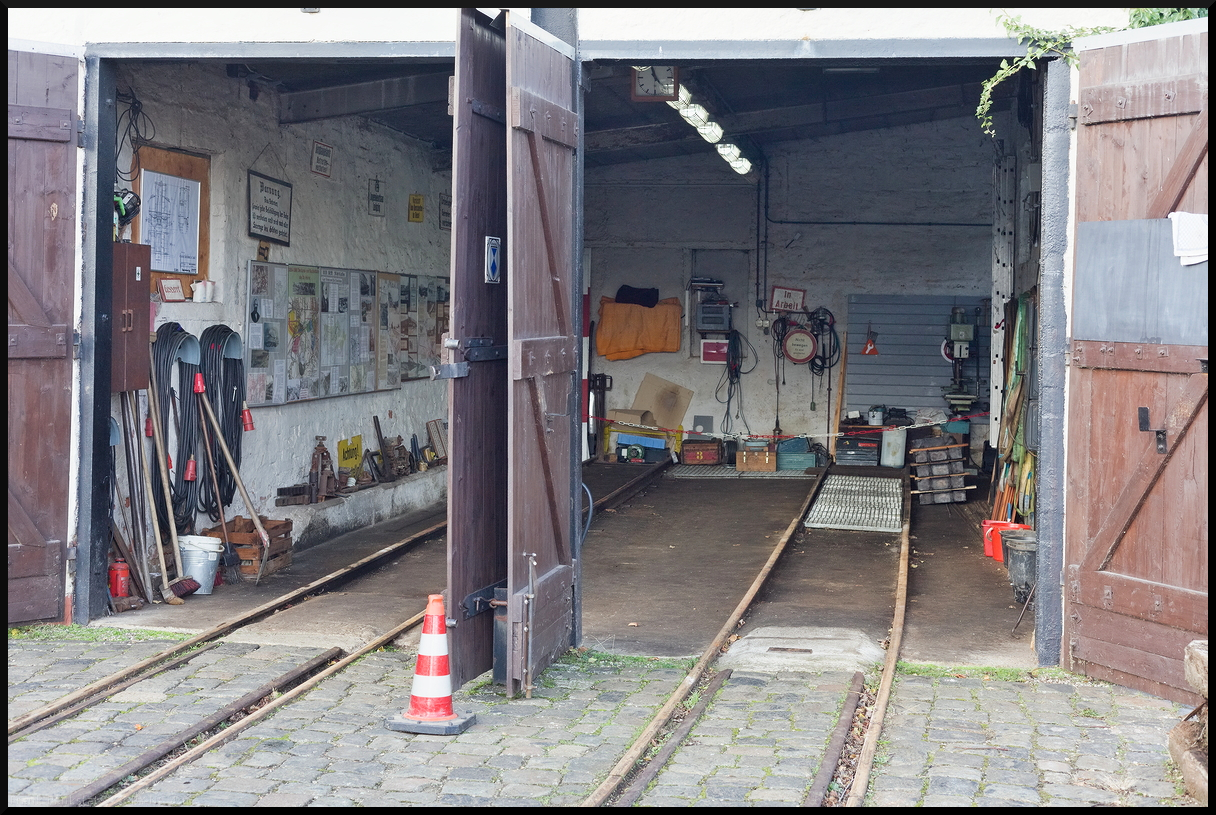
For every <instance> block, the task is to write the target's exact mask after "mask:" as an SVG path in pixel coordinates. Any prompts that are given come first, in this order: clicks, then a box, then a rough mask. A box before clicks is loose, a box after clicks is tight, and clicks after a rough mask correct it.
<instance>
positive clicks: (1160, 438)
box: [1136, 407, 1167, 454]
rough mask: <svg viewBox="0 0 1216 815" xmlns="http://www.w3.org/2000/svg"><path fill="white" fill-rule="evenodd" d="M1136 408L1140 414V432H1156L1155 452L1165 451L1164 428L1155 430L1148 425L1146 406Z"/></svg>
mask: <svg viewBox="0 0 1216 815" xmlns="http://www.w3.org/2000/svg"><path fill="white" fill-rule="evenodd" d="M1136 410H1137V412H1138V413H1139V414H1140V432H1142V433H1156V434H1157V452H1158V453H1162V454H1164V453H1166V452H1167V451H1166V443H1165V430H1164V429H1162V430H1156V429H1154V428H1152V427H1150V426H1149V425H1150V422H1149V418H1148V408H1146V407H1142V408H1137V409H1136Z"/></svg>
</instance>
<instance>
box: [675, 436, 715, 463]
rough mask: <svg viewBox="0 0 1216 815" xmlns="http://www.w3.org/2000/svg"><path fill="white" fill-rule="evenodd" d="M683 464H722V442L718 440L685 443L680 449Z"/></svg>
mask: <svg viewBox="0 0 1216 815" xmlns="http://www.w3.org/2000/svg"><path fill="white" fill-rule="evenodd" d="M680 463H681V464H721V463H722V442H720V441H718V440H717V439H709V440H706V441H685V442H684V446H683V447H682V448H680Z"/></svg>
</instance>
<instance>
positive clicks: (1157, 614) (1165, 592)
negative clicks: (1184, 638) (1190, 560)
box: [1068, 566, 1208, 635]
mask: <svg viewBox="0 0 1216 815" xmlns="http://www.w3.org/2000/svg"><path fill="white" fill-rule="evenodd" d="M1068 579H1069V591H1070V594H1071V597H1072V600H1073V602H1075V603H1078V604H1080V605H1081V606H1088V607H1091V608H1099V609H1106V610H1107V611H1118V612H1119V613H1120V614H1124V615H1126V616H1129V617H1142V618H1144V619H1148V620H1151V621H1152V622H1156V623H1160V624H1162V625H1168V626H1172V627H1174V628H1181V629H1184V630H1187V631H1193V632H1195V633H1196V634H1197V635H1206V634H1207V630H1208V595H1207V592H1206V591H1204V592H1198V591H1188V590H1186V589H1180V588H1178V587H1177V586H1167V585H1164V584H1162V583H1153V582H1150V581H1147V580H1140V579H1138V578H1136V577H1132V576H1129V575H1123V574H1115V573H1114V572H1088V571H1083V570H1081V569H1078V568H1077V567H1076V566H1069V567H1068ZM1079 613H1081V614H1082V615H1083V614H1084V609H1081V610H1080V612H1079Z"/></svg>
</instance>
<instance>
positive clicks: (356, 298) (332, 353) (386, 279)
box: [244, 261, 450, 406]
mask: <svg viewBox="0 0 1216 815" xmlns="http://www.w3.org/2000/svg"><path fill="white" fill-rule="evenodd" d="M247 291H248V294H249V300H248V304H249V310H248V313H247V315H246V333H245V343H244V346H245V376H246V393H247V401H248V403H249V404H250V405H251V406H255V405H276V404H286V403H288V402H299V401H305V400H309V399H321V398H326V397H331V396H345V395H350V394H358V393H370V392H373V391H384V390H391V389H393V388H397V387H399V386H400V384H401V382H402V381H403V380H406V379H417V378H421V377H425V376H429V375H430V366H431V365H433V364H437V363H438V360H439V354H440V349H441V344H442V335H443V333H444V332H446V331H447V328H448V320H447V315H448V308H449V302H448V300H449V293H450V288H449V286H448V280H447V278H442V277H434V276H430V275H403V274H388V273H385V272H375V271H364V270H355V269H334V268H330V267H324V266H300V265H289V264H282V263H267V262H262V261H249V280H248V288H247Z"/></svg>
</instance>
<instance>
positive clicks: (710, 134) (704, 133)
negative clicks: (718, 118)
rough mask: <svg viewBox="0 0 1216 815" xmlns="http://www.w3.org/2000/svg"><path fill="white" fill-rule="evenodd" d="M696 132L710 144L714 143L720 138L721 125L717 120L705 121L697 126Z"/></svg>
mask: <svg viewBox="0 0 1216 815" xmlns="http://www.w3.org/2000/svg"><path fill="white" fill-rule="evenodd" d="M697 132H698V133H700V134H701V138H703V139H705V141H707V142H709V143H710V144H716V143H717V142H719V141H721V140H722V125H720V124H718V123H717V122H706V123H705V124H703V125H701V126H700V127H698V128H697Z"/></svg>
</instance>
